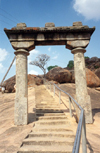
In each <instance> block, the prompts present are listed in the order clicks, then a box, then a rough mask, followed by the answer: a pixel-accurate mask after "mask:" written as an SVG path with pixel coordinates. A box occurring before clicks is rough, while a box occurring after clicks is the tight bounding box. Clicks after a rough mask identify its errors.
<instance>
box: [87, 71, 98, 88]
mask: <svg viewBox="0 0 100 153" xmlns="http://www.w3.org/2000/svg"><path fill="white" fill-rule="evenodd" d="M86 81H87V86H88V87H99V86H100V79H99V78H98V77H97V75H96V74H95V73H94V72H92V71H91V70H89V69H87V68H86Z"/></svg>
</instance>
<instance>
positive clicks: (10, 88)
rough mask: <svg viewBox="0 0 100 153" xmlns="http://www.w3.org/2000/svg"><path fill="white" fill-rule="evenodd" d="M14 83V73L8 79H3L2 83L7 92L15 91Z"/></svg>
mask: <svg viewBox="0 0 100 153" xmlns="http://www.w3.org/2000/svg"><path fill="white" fill-rule="evenodd" d="M15 84H16V77H15V75H14V76H13V77H11V78H9V79H8V80H6V81H4V83H3V85H4V86H5V89H6V90H7V92H9V93H11V92H15V89H14V85H15Z"/></svg>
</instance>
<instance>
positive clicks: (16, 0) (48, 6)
mask: <svg viewBox="0 0 100 153" xmlns="http://www.w3.org/2000/svg"><path fill="white" fill-rule="evenodd" d="M77 21H81V22H82V24H83V25H88V26H89V27H90V28H92V27H94V26H95V27H96V30H95V31H94V33H93V35H92V36H91V40H90V43H89V45H88V47H87V48H86V51H87V52H86V53H85V56H88V57H90V58H91V57H94V56H96V57H98V58H100V0H9V1H8V0H0V82H1V80H2V79H3V77H4V75H5V73H6V71H7V69H8V68H9V66H10V63H11V62H12V60H13V58H14V56H15V55H14V49H13V48H12V46H11V44H10V42H9V40H8V38H7V36H6V34H5V32H4V28H7V29H11V28H12V27H15V26H16V25H17V23H21V22H22V23H26V25H27V27H44V26H45V23H47V22H53V23H54V24H55V26H56V27H59V26H72V25H73V22H77ZM39 54H47V55H49V56H50V60H49V61H48V63H47V65H46V67H48V66H54V65H58V66H60V67H66V66H67V64H68V62H69V61H70V60H73V54H72V53H71V51H70V50H68V49H66V48H65V46H64V45H63V46H36V47H35V49H34V50H32V51H30V55H29V56H28V73H29V74H36V75H38V74H43V72H42V70H41V69H40V68H38V67H36V66H33V65H30V64H29V63H30V62H31V61H33V60H35V59H36V57H37V56H38V55H39ZM15 74H16V64H15V62H14V64H13V66H12V67H11V69H10V71H9V73H8V75H7V77H6V79H8V78H10V77H12V76H13V75H15Z"/></svg>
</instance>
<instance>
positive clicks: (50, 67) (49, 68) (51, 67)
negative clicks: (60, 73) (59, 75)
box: [47, 65, 58, 71]
mask: <svg viewBox="0 0 100 153" xmlns="http://www.w3.org/2000/svg"><path fill="white" fill-rule="evenodd" d="M55 67H58V65H55V66H49V67H47V69H48V71H50V70H51V69H53V68H55Z"/></svg>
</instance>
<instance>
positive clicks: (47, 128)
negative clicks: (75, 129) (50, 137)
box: [32, 124, 72, 132]
mask: <svg viewBox="0 0 100 153" xmlns="http://www.w3.org/2000/svg"><path fill="white" fill-rule="evenodd" d="M32 131H33V132H37V131H42V132H43V131H48V132H52V131H54V132H66V131H72V130H70V125H69V124H68V125H59V126H56V125H51V126H50V125H45V126H40V125H38V124H37V125H36V126H35V127H34V128H33V129H32Z"/></svg>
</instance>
